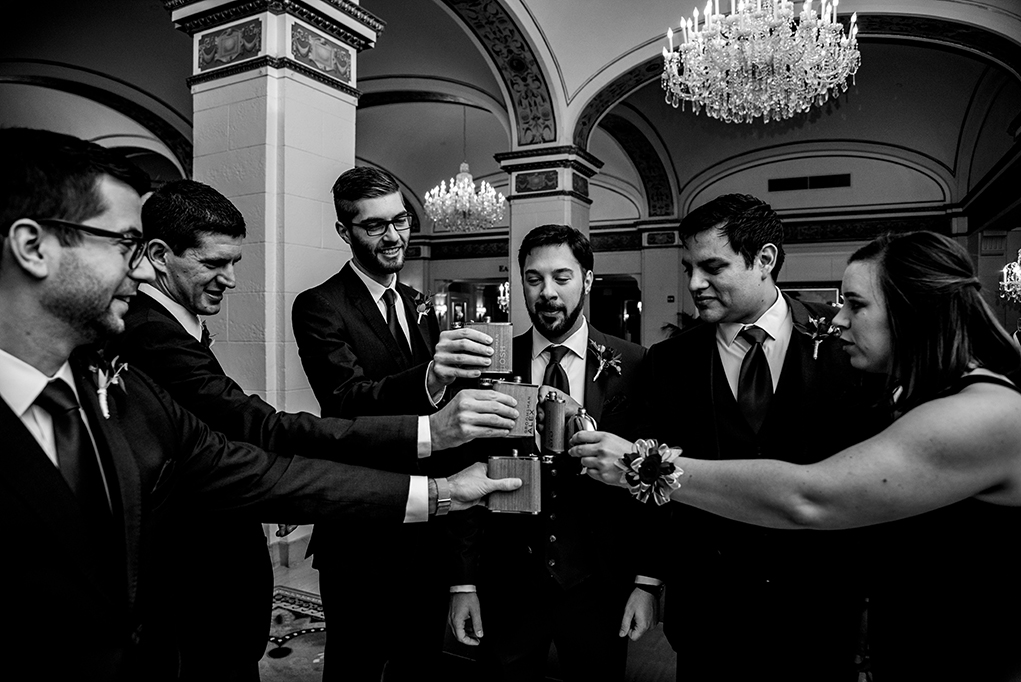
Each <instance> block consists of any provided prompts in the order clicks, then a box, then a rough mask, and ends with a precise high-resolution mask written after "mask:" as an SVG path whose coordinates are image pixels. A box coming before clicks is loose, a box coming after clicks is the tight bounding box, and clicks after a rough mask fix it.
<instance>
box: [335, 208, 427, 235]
mask: <svg viewBox="0 0 1021 682" xmlns="http://www.w3.org/2000/svg"><path fill="white" fill-rule="evenodd" d="M398 223H405V225H404V227H400V226H399V225H398ZM414 223H415V216H414V214H412V213H411V212H410V211H406V212H405V213H404V215H398V216H396V217H393V218H391V219H390V220H380V221H379V222H373V224H372V225H366V224H365V223H351V225H350V227H358V228H361V229H363V230H365V234H367V235H368V236H370V237H379V236H382V235H384V234H386V231H387V230H389V229H390V226H391V225H393V228H394V229H395V230H397V231H398V232H407V231H408V230H410V229H411V226H412V225H414Z"/></svg>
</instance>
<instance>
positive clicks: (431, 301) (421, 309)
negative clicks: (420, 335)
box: [414, 293, 436, 324]
mask: <svg viewBox="0 0 1021 682" xmlns="http://www.w3.org/2000/svg"><path fill="white" fill-rule="evenodd" d="M414 303H415V312H416V313H418V321H417V322H415V324H422V317H423V316H424V315H426V314H427V313H430V312H432V310H433V308H434V307H435V306H436V294H422V293H419V294H418V295H417V296H415V301H414Z"/></svg>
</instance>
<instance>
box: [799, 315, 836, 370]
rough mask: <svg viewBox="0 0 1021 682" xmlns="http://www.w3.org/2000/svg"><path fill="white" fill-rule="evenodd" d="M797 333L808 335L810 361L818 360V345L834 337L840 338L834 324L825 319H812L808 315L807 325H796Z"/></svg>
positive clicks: (820, 317)
mask: <svg viewBox="0 0 1021 682" xmlns="http://www.w3.org/2000/svg"><path fill="white" fill-rule="evenodd" d="M798 331H800V332H801V333H803V334H808V338H809V339H811V340H812V344H813V345H812V359H813V360H818V359H819V344H821V343H822V342H823V341H825V340H826V339H828V338H830V337H831V336H832V337H836V336H840V327H838V326H837V325H835V324H831V323H830V321H829V320H827V319H826V318H825V317H822V316H819V317H812V316H811V315H809V317H808V324H807V325H804V326H802V325H798Z"/></svg>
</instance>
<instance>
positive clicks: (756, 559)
mask: <svg viewBox="0 0 1021 682" xmlns="http://www.w3.org/2000/svg"><path fill="white" fill-rule="evenodd" d="M787 303H788V305H789V306H790V310H791V314H792V316H793V321H794V330H793V331H792V335H791V341H790V345H789V346H788V349H787V355H786V357H785V359H784V364H783V369H782V371H781V375H780V379H779V382H778V384H777V387H776V392H775V394H774V396H773V399H772V401H771V402H770V408H769V412H768V414H767V417H766V421H765V423H764V424H763V426H762V429H761V431H760V432H759V434H755V433H754V432H753V431H752V429H751V427H750V426H749V425H748V424H747V422H746V421H745V420H744V417H743V415H741V413H740V411H739V408H738V406H737V401H736V399H735V398H734V395H733V393H732V392H731V390H730V388H729V385H728V384H727V380H726V376H725V374H724V371H723V365H722V362H721V360H720V357H719V351H718V349H717V346H716V325H714V324H703V325H697V326H695V327H692V328H691V329H688V330H685V331H684V332H682V333H681V334H679V335H678V336H676V337H673V338H670V339H667V340H665V341H662V342H660V343H657V344H655V345H653V346H652V348H650V349H649V353H648V355H647V356H646V361H645V363H644V364H643V367H642V381H641V395H642V397H643V398H644V400H645V406H644V409H643V419H642V426H641V431H642V434H643V437H646V438H656V439H657V440H659V441H660V442H661V443H667V444H668V445H670V446H675V447H681V448H683V450H684V455H685V456H687V457H695V458H699V459H753V458H759V457H761V458H768V459H779V460H784V461H788V462H797V463H806V464H807V463H812V462H817V461H819V460H822V459H825V458H826V457H828V456H830V455H831V454H834V453H835V452H838V451H840V450H841V449H843V448H845V447H847V446H849V445H851V444H853V443H856V442H859V441H861V440H863V439H865V438H867V437H869V436H871V435H872V434H874V433H875V432H876V431H878V430H879V428H880V426H881V424H880V423H879V422H878V421H877V416H876V415H875V414H874V413H873V412H872V411H871V410H870V409H869V408H870V406H871V405H872V404H874V401H875V400H876V397H877V395H878V393H875V392H872V390H871V387H868V386H866V385H865V383H864V382H865V380H866V377H865V376H864V375H862V374H861V373H858V372H856V371H855V370H853V369H852V368H851V366H850V363H849V361H848V358H847V354H846V353H845V352H844V351H843V350H842V349H841V346H840V344H839V343H838V342H837V341H836V340H834V339H828V340H825V341H823V342H822V344H821V345H820V347H819V353H818V358H814V357H813V347H814V342H813V340H812V338H811V333H810V330H811V328H812V327H811V324H810V321H809V317H810V316H814V317H824V318H825V319H826V320H827V321H828V320H829V319H830V318H831V317H832V315H833V313H834V311H833V310H832V308H829V307H828V306H815V305H813V306H812V307H811V308H809V307H806V305H804V304H802V303H800V302H798V301H794V300H791V299H789V298H787ZM665 511H667V512H668V513H669V514H672V516H673V520H672V523H673V525H672V527H671V531H670V533H671V537H677V538H679V539H680V540H679V542H677V543H674V544H671V545H669V548H670V549H669V551H668V552H665V553H663V554H662V555H661V556H662V558H663V559H664V560H665V562H666V564H665V566H663V567H662V569H661V570H662V571H664V572H665V574H666V575H667V576H668V578H669V579H668V582H667V584H668V585H670V584H673V583H678V584H679V585H681V586H691V585H694V584H700V585H707V584H718V583H720V582H724V583H728V582H729V583H730V584H732V585H742V586H745V587H749V586H754V585H762V584H765V583H766V581H770V584H771V585H773V586H774V588H775V587H777V586H778V585H779V586H781V589H786V588H787V587H789V588H791V589H794V590H800V591H803V592H805V593H810V592H811V591H812V590H816V589H818V590H820V594H822V593H825V592H826V591H827V590H831V589H844V588H848V587H851V586H852V585H853V583H852V582H851V581H852V580H853V579H854V577H855V575H854V574H855V573H857V572H859V571H857V570H856V565H857V564H856V561H855V559H856V550H857V551H860V547H857V546H856V545H855V543H854V542H853V541H852V539H851V536H850V535H845V534H846V533H853V532H850V531H841V532H840V533H824V532H821V531H799V532H792V531H786V530H770V529H764V528H758V527H754V526H750V525H747V524H742V523H738V522H736V521H730V520H726V519H723V518H721V517H717V516H714V515H712V514H709V513H706V512H702V511H700V510H697V509H694V508H691V507H686V506H683V505H680V504H670V505H668V508H667V510H665ZM750 589H752V587H750ZM684 592H685V593H686V594H689V599H690V590H688V589H684ZM696 596H697V595H696ZM704 606H705V607H706V608H712V601H711V599H710V600H709V601H708V602H707V603H706V604H704ZM691 607H692V605H691V603H690V602H686V603H685V605H684V608H685V609H686V610H689V611H688V614H689V616H690V617H685V618H680V619H678V618H671V619H667V621H666V626H667V631H668V634H670V633H671V631H672V630H673V629H675V628H677V627H679V626H681V625H687V624H695V623H697V622H698V616H697V614H694V613H692V612H691V611H690V608H691ZM694 626H695V625H693V627H694ZM681 641H683V638H682V639H681Z"/></svg>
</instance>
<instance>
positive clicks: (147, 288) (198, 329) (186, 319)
mask: <svg viewBox="0 0 1021 682" xmlns="http://www.w3.org/2000/svg"><path fill="white" fill-rule="evenodd" d="M138 290H139V291H140V292H142V293H143V294H145V295H146V296H148V297H149V298H151V299H152V300H154V301H156V302H157V303H159V304H160V305H161V306H163V307H164V308H166V309H167V312H168V313H170V314H171V315H173V316H174V319H175V320H177V321H178V322H180V323H181V326H182V327H184V330H185V331H186V332H188V334H189V335H190V336H193V337H195V340H196V341H201V340H202V321H201V320H200V319H199V316H198V315H196V314H195V313H193V312H192V311H190V310H188V309H187V308H185V307H184V306H183V305H181V304H180V303H178V302H177V301H175V300H174V299H172V298H170V297H169V296H167V295H166V294H164V293H163V292H162V291H160V290H159V289H157V288H156V287H154V286H153V285H151V284H146V283H144V282H143V283H142V284H139V285H138Z"/></svg>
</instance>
